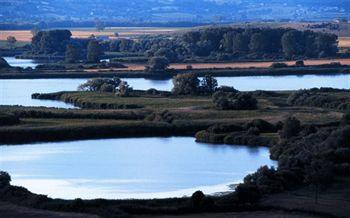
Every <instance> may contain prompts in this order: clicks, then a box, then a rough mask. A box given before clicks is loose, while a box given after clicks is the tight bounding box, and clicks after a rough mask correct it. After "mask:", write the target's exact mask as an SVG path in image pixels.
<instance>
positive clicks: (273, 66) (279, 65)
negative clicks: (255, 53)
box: [271, 62, 288, 68]
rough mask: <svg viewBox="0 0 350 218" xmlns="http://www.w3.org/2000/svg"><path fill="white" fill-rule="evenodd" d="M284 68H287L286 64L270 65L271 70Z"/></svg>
mask: <svg viewBox="0 0 350 218" xmlns="http://www.w3.org/2000/svg"><path fill="white" fill-rule="evenodd" d="M285 67H288V64H285V63H278V62H276V63H272V64H271V68H285Z"/></svg>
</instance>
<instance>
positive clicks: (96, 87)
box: [78, 77, 122, 92]
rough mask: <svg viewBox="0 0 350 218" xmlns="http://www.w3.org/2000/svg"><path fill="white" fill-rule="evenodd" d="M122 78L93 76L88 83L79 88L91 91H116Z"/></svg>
mask: <svg viewBox="0 0 350 218" xmlns="http://www.w3.org/2000/svg"><path fill="white" fill-rule="evenodd" d="M121 82H122V81H121V80H120V79H119V78H117V77H114V78H113V79H106V78H93V79H89V80H88V81H87V82H86V83H84V84H81V85H80V86H79V87H78V90H82V91H91V92H114V91H115V90H116V88H117V87H119V85H120V84H121Z"/></svg>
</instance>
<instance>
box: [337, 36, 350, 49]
mask: <svg viewBox="0 0 350 218" xmlns="http://www.w3.org/2000/svg"><path fill="white" fill-rule="evenodd" d="M339 47H340V48H350V37H339Z"/></svg>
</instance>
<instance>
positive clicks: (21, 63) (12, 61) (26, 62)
mask: <svg viewBox="0 0 350 218" xmlns="http://www.w3.org/2000/svg"><path fill="white" fill-rule="evenodd" d="M4 59H5V60H6V61H7V63H8V64H9V65H10V66H12V67H22V68H27V67H31V68H33V69H34V68H36V66H38V65H39V64H40V63H41V62H39V61H36V60H33V59H17V58H15V57H4Z"/></svg>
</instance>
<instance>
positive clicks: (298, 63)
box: [295, 60, 305, 67]
mask: <svg viewBox="0 0 350 218" xmlns="http://www.w3.org/2000/svg"><path fill="white" fill-rule="evenodd" d="M295 66H297V67H304V66H305V64H304V61H303V60H299V61H296V62H295Z"/></svg>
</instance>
